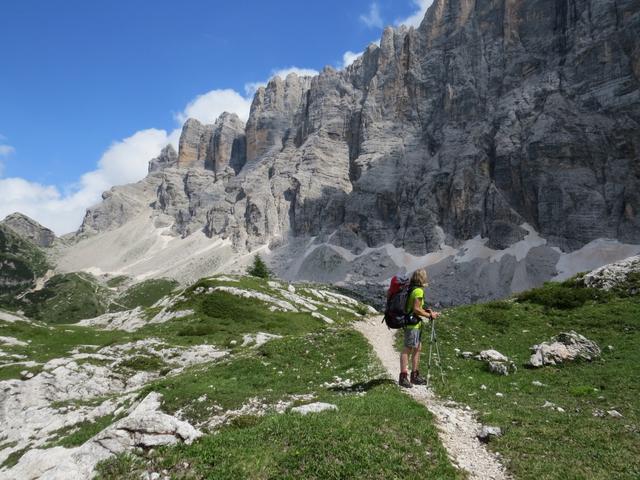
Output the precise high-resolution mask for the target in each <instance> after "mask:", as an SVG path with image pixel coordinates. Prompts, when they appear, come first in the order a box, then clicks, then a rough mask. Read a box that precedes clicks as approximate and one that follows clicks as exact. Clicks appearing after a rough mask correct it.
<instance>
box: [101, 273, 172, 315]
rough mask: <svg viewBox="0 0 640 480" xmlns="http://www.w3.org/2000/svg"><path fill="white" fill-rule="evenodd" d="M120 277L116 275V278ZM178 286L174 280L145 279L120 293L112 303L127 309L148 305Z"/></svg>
mask: <svg viewBox="0 0 640 480" xmlns="http://www.w3.org/2000/svg"><path fill="white" fill-rule="evenodd" d="M118 278H120V277H116V278H115V279H111V280H116V279H118ZM177 286H178V282H176V281H175V280H168V279H164V278H160V279H154V280H145V281H144V282H140V283H137V284H135V285H133V286H132V287H130V288H129V289H127V291H126V292H124V293H123V294H122V295H120V296H119V297H118V298H117V299H115V303H114V305H117V306H118V307H119V308H118V309H119V310H120V309H124V310H128V309H133V308H136V307H150V306H152V305H153V304H154V303H156V302H157V301H158V300H160V299H161V298H163V297H165V296H166V295H169V294H170V293H171V292H173V291H174V290H175V289H176V287H177Z"/></svg>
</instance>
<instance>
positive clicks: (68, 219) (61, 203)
mask: <svg viewBox="0 0 640 480" xmlns="http://www.w3.org/2000/svg"><path fill="white" fill-rule="evenodd" d="M168 141H169V136H168V135H167V133H166V132H165V131H164V130H156V129H149V130H143V131H140V132H137V133H135V134H134V135H132V136H130V137H128V138H125V139H124V140H122V141H120V142H116V143H114V144H113V145H111V146H110V147H109V149H108V150H107V151H106V152H105V153H104V154H103V155H102V157H101V158H100V160H99V162H98V165H97V168H96V169H95V170H93V171H91V172H88V173H85V174H84V175H82V177H81V178H80V181H79V182H77V184H74V185H71V186H69V187H67V188H66V189H65V190H64V191H61V190H60V189H59V188H57V187H55V186H52V185H42V184H40V183H37V182H31V181H28V180H25V179H23V178H2V179H0V198H2V203H1V204H0V218H4V217H5V216H6V215H8V214H10V213H13V212H21V213H24V214H25V215H28V216H30V217H32V218H34V219H35V220H37V221H39V222H40V223H42V224H43V225H45V226H47V227H49V228H51V229H52V230H53V231H54V232H56V233H57V234H63V233H68V232H71V231H73V230H76V229H77V228H78V226H79V225H80V223H81V221H82V218H83V216H84V213H85V210H86V208H87V207H89V206H91V205H93V204H95V203H97V202H98V201H99V200H100V198H101V195H102V192H103V191H105V190H108V189H109V188H111V187H112V186H113V185H121V184H125V183H131V182H135V181H138V180H140V179H141V178H143V177H144V176H145V175H146V173H147V164H148V162H149V160H150V159H151V158H153V157H154V156H156V155H157V154H158V153H159V152H160V150H161V149H162V148H163V147H164V146H165V145H166V144H167V143H168Z"/></svg>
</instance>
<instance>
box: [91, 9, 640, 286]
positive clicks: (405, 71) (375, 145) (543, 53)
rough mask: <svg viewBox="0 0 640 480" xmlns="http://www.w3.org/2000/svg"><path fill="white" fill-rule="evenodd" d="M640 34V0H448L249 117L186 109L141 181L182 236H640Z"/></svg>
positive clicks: (499, 239)
mask: <svg viewBox="0 0 640 480" xmlns="http://www.w3.org/2000/svg"><path fill="white" fill-rule="evenodd" d="M638 32H640V2H638V1H637V0H566V1H556V0H526V1H525V0H436V1H435V2H434V4H433V5H432V7H431V8H430V9H429V11H428V12H427V15H426V17H425V19H424V20H423V22H422V24H421V25H420V27H419V28H418V29H413V28H411V29H407V28H405V27H401V28H399V29H396V30H394V29H392V28H387V29H386V30H385V31H384V34H383V36H382V39H381V42H380V46H379V47H378V46H376V45H370V46H369V47H368V48H367V50H366V51H365V53H364V54H363V55H362V57H361V58H359V59H358V60H356V62H355V63H354V64H352V65H351V66H349V67H348V68H346V69H345V70H343V71H336V70H334V69H332V68H330V67H327V68H325V69H324V70H323V71H322V72H321V73H320V74H319V75H318V76H316V77H313V78H309V77H298V76H296V75H294V74H292V75H289V76H288V77H287V78H286V79H280V78H277V77H276V78H274V79H273V80H271V81H270V82H269V84H268V85H267V86H266V87H265V88H261V89H259V90H258V91H257V93H256V94H255V97H254V100H253V104H252V107H251V113H250V116H249V120H248V122H247V124H246V128H243V126H242V124H241V122H240V121H239V119H237V117H235V116H234V115H229V114H225V115H223V116H221V117H220V118H219V119H218V121H217V122H216V123H215V124H214V125H202V124H200V123H199V122H198V121H196V120H188V121H187V122H186V124H185V126H184V128H183V131H182V136H181V138H180V148H179V153H178V159H177V167H178V169H175V168H165V169H160V170H158V171H155V172H154V173H152V174H151V175H150V177H148V178H147V179H146V180H144V181H143V182H142V183H143V184H146V185H147V187H135V188H143V189H145V190H147V189H149V188H154V189H155V200H153V201H152V205H153V209H154V210H155V211H161V212H163V213H164V214H168V215H170V216H171V217H173V218H174V219H175V223H174V227H173V228H174V231H176V232H177V233H179V234H180V235H182V236H185V235H189V234H190V233H192V232H194V231H200V230H201V231H203V232H204V233H206V234H207V235H208V236H210V237H216V238H218V237H220V238H226V239H229V240H231V241H232V243H233V245H234V247H235V249H236V250H237V251H238V252H244V251H249V250H252V249H254V248H256V247H258V246H260V245H265V244H270V245H271V246H272V247H274V248H275V247H276V246H278V245H283V244H291V245H294V244H295V243H296V241H298V240H301V239H302V240H303V239H308V238H312V237H313V238H314V241H315V243H316V244H318V243H328V244H331V245H332V246H334V247H337V248H338V249H340V248H343V249H345V250H344V251H341V252H343V253H344V252H349V254H348V255H347V257H348V256H349V255H359V254H360V253H361V252H363V251H365V249H367V248H369V249H372V248H374V249H375V248H379V247H381V246H383V245H390V247H391V248H399V249H401V250H402V251H404V252H405V253H408V254H412V255H414V256H423V255H425V254H428V253H429V252H433V251H435V250H438V249H441V248H442V247H443V245H448V246H452V247H460V246H461V245H463V243H464V242H465V241H468V240H470V239H473V238H476V237H482V238H485V239H487V243H486V247H490V248H491V249H495V250H501V249H505V248H508V247H509V246H511V245H513V244H516V243H517V242H522V241H524V240H525V237H526V236H527V235H529V233H528V232H529V230H528V229H527V228H525V227H524V226H525V225H528V226H530V227H531V228H532V231H535V232H537V234H539V235H540V236H541V237H543V238H544V239H545V240H546V242H547V243H546V246H545V248H546V249H547V251H546V253H547V254H549V255H550V254H551V253H550V252H551V248H550V247H552V246H553V247H558V248H560V249H561V250H563V251H565V252H568V251H571V250H575V249H578V248H581V247H583V246H584V245H585V244H588V243H589V242H592V241H594V240H597V239H600V238H609V239H617V240H619V241H621V242H626V243H631V244H639V243H640V35H638ZM152 186H153V187H152ZM130 188H132V187H126V188H125V190H126V189H130ZM115 191H118V189H115ZM111 195H113V196H116V195H117V194H116V193H111ZM109 204H111V205H109ZM113 204H114V202H113V201H112V199H110V201H109V202H107V204H103V205H101V206H98V207H96V208H94V209H92V211H91V212H89V213H88V215H87V220H86V221H85V225H84V226H83V230H84V231H86V230H87V228H89V227H91V229H92V230H96V231H100V230H101V229H102V228H110V227H109V225H111V224H113V223H114V222H113V221H111V222H109V221H107V222H101V224H100V225H97V224H96V222H95V221H94V220H93V219H94V218H96V217H97V218H102V217H112V216H113V215H111V214H110V213H109V210H110V209H111V208H112V205H113ZM119 208H120V210H121V211H125V210H126V208H125V207H124V206H122V205H120V206H119ZM124 216H125V217H126V213H125V214H124ZM116 223H117V224H121V222H120V221H118V222H116ZM538 253H539V252H538ZM317 255H321V254H320V251H318V252H317ZM340 255H341V256H342V258H343V259H345V258H346V257H345V255H344V254H342V253H341V254H340ZM549 255H546V258H548V257H549ZM553 255H556V253H554V254H553ZM321 256H322V255H321ZM325 260H327V257H324V258H323V259H322V261H323V262H324V261H325ZM347 260H350V259H347ZM387 263H389V265H388V268H389V270H392V269H393V268H395V267H394V265H393V262H387ZM395 263H397V262H395ZM381 268H382V267H381ZM385 268H386V267H385ZM338 270H339V269H338ZM552 271H553V268H551V269H550V270H549V271H547V270H545V272H546V273H544V275H542V276H547V277H548V276H549V274H550V272H552ZM511 274H512V276H513V271H511ZM345 275H346V273H345ZM342 277H343V278H344V275H342Z"/></svg>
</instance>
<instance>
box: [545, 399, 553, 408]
mask: <svg viewBox="0 0 640 480" xmlns="http://www.w3.org/2000/svg"><path fill="white" fill-rule="evenodd" d="M542 408H556V404H555V403H552V402H550V401H548V400H545V401H544V405H542Z"/></svg>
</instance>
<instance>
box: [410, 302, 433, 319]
mask: <svg viewBox="0 0 640 480" xmlns="http://www.w3.org/2000/svg"><path fill="white" fill-rule="evenodd" d="M413 313H415V314H416V315H418V316H420V317H427V318H436V317H438V316H439V315H440V313H438V312H434V311H432V310H431V309H429V308H427V309H424V308H422V301H421V299H420V298H416V299H415V301H414V302H413Z"/></svg>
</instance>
